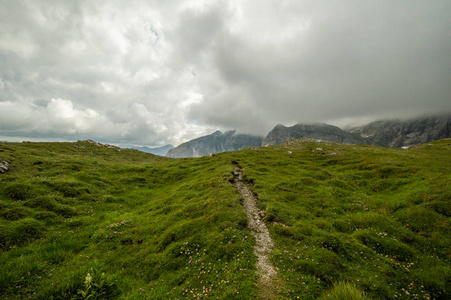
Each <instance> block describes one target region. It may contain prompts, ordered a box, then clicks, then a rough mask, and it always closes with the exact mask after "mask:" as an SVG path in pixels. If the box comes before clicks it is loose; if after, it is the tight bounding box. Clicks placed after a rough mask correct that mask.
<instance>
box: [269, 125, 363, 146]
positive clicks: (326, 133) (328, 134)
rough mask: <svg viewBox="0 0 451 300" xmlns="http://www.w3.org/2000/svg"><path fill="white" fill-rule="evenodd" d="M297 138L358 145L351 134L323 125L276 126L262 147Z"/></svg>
mask: <svg viewBox="0 0 451 300" xmlns="http://www.w3.org/2000/svg"><path fill="white" fill-rule="evenodd" d="M299 138H313V139H319V140H326V141H329V142H337V143H345V144H355V143H358V141H357V139H355V138H353V135H352V133H350V132H346V131H344V130H342V129H340V128H338V127H336V126H332V125H328V124H324V123H318V124H296V125H294V126H291V127H285V126H284V125H282V124H278V125H277V126H276V127H274V129H273V130H271V131H270V132H269V133H268V135H267V136H266V138H265V139H264V140H263V146H273V145H279V144H282V143H284V142H286V141H289V140H294V139H299Z"/></svg>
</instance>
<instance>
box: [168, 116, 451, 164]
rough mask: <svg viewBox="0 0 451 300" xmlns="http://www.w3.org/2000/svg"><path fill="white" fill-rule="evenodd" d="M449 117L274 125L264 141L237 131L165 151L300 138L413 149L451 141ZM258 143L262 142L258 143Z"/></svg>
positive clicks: (190, 152) (204, 151)
mask: <svg viewBox="0 0 451 300" xmlns="http://www.w3.org/2000/svg"><path fill="white" fill-rule="evenodd" d="M450 133H451V113H448V114H443V115H438V116H427V117H418V118H412V119H407V120H379V121H374V122H371V123H368V124H366V125H363V126H359V127H354V128H350V129H347V130H343V129H341V128H339V127H337V126H334V125H330V124H326V123H312V124H303V123H298V124H295V125H293V126H288V127H287V126H285V125H283V124H277V125H276V126H275V127H274V128H273V129H272V130H271V131H270V132H269V133H268V134H267V135H266V137H265V138H262V137H257V136H252V135H248V134H237V133H236V131H234V130H233V131H227V132H225V133H222V132H221V131H219V130H218V131H216V132H214V133H212V134H210V135H206V136H202V137H199V138H197V139H193V140H191V141H188V142H185V143H183V144H181V145H179V146H177V147H175V148H173V149H171V150H169V151H168V153H167V154H166V156H168V157H172V158H181V157H199V156H204V155H209V154H215V153H220V152H226V151H236V150H241V149H243V148H247V147H256V146H265V147H267V146H274V145H279V144H283V143H285V142H287V141H290V140H294V139H299V138H313V139H318V140H325V141H329V142H337V143H343V144H361V145H370V146H379V147H387V148H402V147H413V146H416V145H420V144H424V143H427V142H431V141H435V140H439V139H443V138H449V137H451V135H450ZM260 139H261V142H260V143H258V141H259V140H260Z"/></svg>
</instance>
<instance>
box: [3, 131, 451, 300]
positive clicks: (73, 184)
mask: <svg viewBox="0 0 451 300" xmlns="http://www.w3.org/2000/svg"><path fill="white" fill-rule="evenodd" d="M450 144H451V141H450V140H449V139H448V140H441V141H437V142H433V143H428V144H425V145H422V146H418V147H415V148H412V149H407V150H404V149H385V148H378V147H370V146H359V145H343V144H337V143H328V142H319V141H315V140H306V139H301V140H295V141H290V142H287V143H285V144H283V145H279V146H273V147H257V148H248V149H245V150H242V151H237V152H228V153H221V154H217V155H214V156H212V157H208V156H207V157H201V158H187V159H169V158H164V157H158V156H154V155H151V154H146V153H142V152H139V151H136V150H130V149H119V148H115V147H106V146H104V145H100V144H96V143H92V142H88V141H79V142H76V143H0V162H1V161H3V160H4V161H7V162H8V163H9V167H10V170H9V171H8V172H7V173H5V174H0V262H1V266H2V272H1V273H0V295H1V296H2V299H259V298H260V295H259V286H258V278H257V274H256V267H255V263H256V258H255V256H254V253H253V247H254V244H255V239H254V237H253V236H252V234H251V232H250V230H249V229H248V228H247V216H246V214H245V212H244V210H243V208H242V206H241V203H240V201H241V199H240V195H239V193H238V192H237V190H236V189H235V188H234V186H233V184H232V179H233V174H232V171H233V168H234V164H239V165H240V166H241V168H242V170H243V173H244V180H245V181H246V182H247V183H248V184H249V185H250V187H251V189H252V191H253V192H254V193H256V194H257V195H258V199H259V201H258V205H259V206H260V208H261V209H263V210H264V211H265V223H266V225H267V227H268V229H269V231H270V234H271V237H272V238H273V240H274V244H275V246H274V248H275V250H274V253H273V255H272V262H273V264H274V266H276V268H277V269H278V276H277V280H276V284H275V285H274V289H275V290H276V294H277V296H276V297H277V299H317V298H319V297H323V298H324V299H328V295H329V296H333V295H336V294H338V292H339V290H340V289H342V290H343V288H342V287H343V286H345V287H351V289H352V290H353V291H356V292H359V293H360V296H356V297H360V298H368V299H449V298H450V297H451V295H450V294H451V293H450V288H451V264H450V258H451V234H450V221H449V217H450V215H451V201H450V199H451V185H450V184H449V183H450V182H451V171H450V170H451V159H450V155H449V154H450V150H451V147H450Z"/></svg>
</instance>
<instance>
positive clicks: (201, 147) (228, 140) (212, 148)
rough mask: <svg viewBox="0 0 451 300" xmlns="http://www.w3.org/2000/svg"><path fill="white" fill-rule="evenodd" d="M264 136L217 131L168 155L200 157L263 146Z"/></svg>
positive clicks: (171, 151) (185, 144) (179, 147)
mask: <svg viewBox="0 0 451 300" xmlns="http://www.w3.org/2000/svg"><path fill="white" fill-rule="evenodd" d="M262 140H263V137H259V136H253V135H248V134H237V133H236V132H235V131H227V132H225V133H222V132H221V131H219V130H218V131H216V132H214V133H212V134H210V135H206V136H203V137H200V138H197V139H194V140H191V141H188V142H186V143H183V144H181V145H179V146H177V147H175V148H173V149H171V150H169V151H168V153H167V154H166V156H168V157H173V158H182V157H200V156H205V155H209V154H215V153H220V152H226V151H237V150H241V149H244V148H247V147H256V146H261V144H262Z"/></svg>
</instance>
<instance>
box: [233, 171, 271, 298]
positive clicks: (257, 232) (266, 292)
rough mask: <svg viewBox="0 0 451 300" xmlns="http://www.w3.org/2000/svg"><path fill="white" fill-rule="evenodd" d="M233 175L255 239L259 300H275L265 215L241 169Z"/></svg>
mask: <svg viewBox="0 0 451 300" xmlns="http://www.w3.org/2000/svg"><path fill="white" fill-rule="evenodd" d="M233 175H234V186H235V187H236V189H237V190H238V192H239V193H240V195H241V198H242V199H243V202H242V204H243V207H244V211H245V212H246V214H247V223H248V226H249V228H250V230H251V232H252V234H253V235H254V237H255V239H256V243H255V247H254V254H255V255H256V256H257V272H258V275H259V287H260V299H275V298H276V290H275V286H274V280H275V278H276V276H277V271H276V270H275V268H274V267H273V265H272V264H271V261H270V260H269V256H270V254H271V252H272V250H273V246H274V243H273V241H272V239H271V237H270V235H269V231H268V228H267V227H266V225H265V222H264V217H265V214H264V212H263V211H262V210H260V209H259V208H258V207H257V197H256V196H255V195H254V194H253V193H252V192H251V190H250V189H249V186H248V185H247V184H246V183H244V182H243V180H242V179H243V171H242V170H241V168H240V167H235V170H234V171H233Z"/></svg>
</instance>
